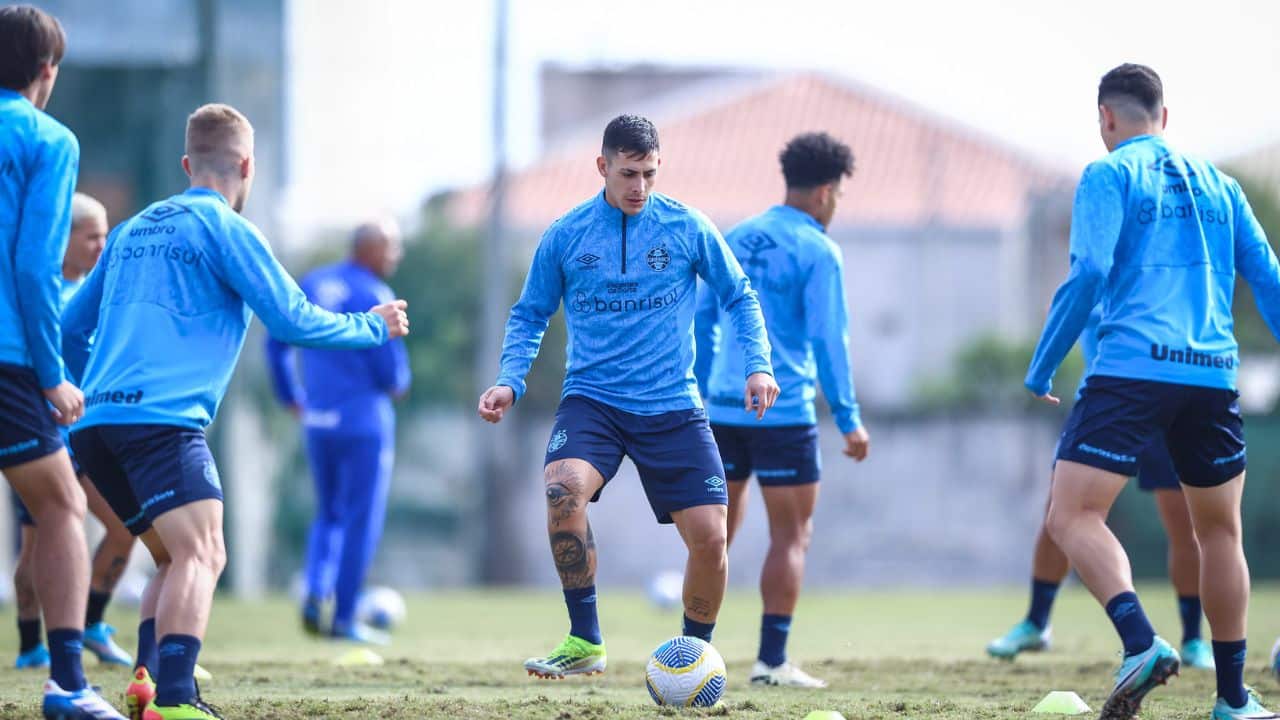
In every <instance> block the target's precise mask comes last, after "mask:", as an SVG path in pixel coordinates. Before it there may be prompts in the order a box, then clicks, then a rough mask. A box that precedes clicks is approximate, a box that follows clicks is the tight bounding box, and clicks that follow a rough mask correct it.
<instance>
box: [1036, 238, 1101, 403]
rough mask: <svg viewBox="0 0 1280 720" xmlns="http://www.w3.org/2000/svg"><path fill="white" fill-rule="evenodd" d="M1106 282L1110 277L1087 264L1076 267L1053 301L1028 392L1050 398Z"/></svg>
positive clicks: (1037, 349) (1037, 345)
mask: <svg viewBox="0 0 1280 720" xmlns="http://www.w3.org/2000/svg"><path fill="white" fill-rule="evenodd" d="M1105 282H1106V275H1104V274H1102V273H1101V272H1100V271H1099V270H1098V269H1096V268H1093V267H1091V266H1089V265H1088V264H1085V263H1076V264H1073V265H1072V268H1071V274H1070V275H1068V276H1067V280H1066V282H1064V283H1063V284H1062V287H1060V288H1058V292H1057V293H1056V294H1055V295H1054V297H1053V305H1052V306H1051V307H1050V308H1049V317H1048V318H1047V319H1046V320H1045V326H1044V332H1043V333H1042V334H1041V336H1040V342H1039V343H1037V344H1036V351H1035V355H1034V356H1032V358H1031V366H1030V367H1029V368H1028V369H1027V377H1026V379H1025V381H1024V384H1025V385H1026V388H1027V389H1028V390H1030V391H1031V392H1033V393H1035V394H1036V395H1046V394H1048V392H1049V390H1050V389H1051V388H1052V386H1053V375H1054V373H1056V372H1057V370H1058V366H1059V365H1061V364H1062V361H1063V359H1064V358H1066V357H1067V353H1069V352H1071V347H1072V346H1073V345H1075V344H1076V340H1077V339H1079V337H1080V334H1081V333H1082V332H1084V328H1085V326H1086V325H1088V324H1089V313H1090V312H1092V311H1093V307H1094V306H1095V305H1097V304H1098V299H1099V297H1100V295H1101V293H1102V288H1103V284H1104V283H1105Z"/></svg>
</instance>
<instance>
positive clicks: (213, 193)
mask: <svg viewBox="0 0 1280 720" xmlns="http://www.w3.org/2000/svg"><path fill="white" fill-rule="evenodd" d="M182 194H183V195H207V196H209V197H215V198H217V199H218V200H220V201H221V202H222V204H223V205H230V204H231V203H229V202H227V199H226V198H224V197H222V193H220V192H218V191H217V190H214V189H213V188H207V187H193V188H188V189H187V191H186V192H184V193H182Z"/></svg>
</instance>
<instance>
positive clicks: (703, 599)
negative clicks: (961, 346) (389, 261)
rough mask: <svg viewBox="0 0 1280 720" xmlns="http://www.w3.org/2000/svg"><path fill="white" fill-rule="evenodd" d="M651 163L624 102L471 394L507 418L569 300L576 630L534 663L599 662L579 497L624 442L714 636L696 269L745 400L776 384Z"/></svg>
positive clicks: (556, 670) (644, 125)
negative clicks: (733, 342) (484, 378)
mask: <svg viewBox="0 0 1280 720" xmlns="http://www.w3.org/2000/svg"><path fill="white" fill-rule="evenodd" d="M660 164H661V160H660V158H659V149H658V131H657V129H656V128H654V126H653V123H651V122H649V120H647V119H645V118H643V117H639V116H636V115H622V116H619V117H617V118H614V119H613V120H612V121H611V122H610V123H609V125H608V126H607V127H606V128H605V131H604V141H603V143H602V148H601V154H600V157H598V158H596V169H597V170H598V171H599V173H600V176H601V177H603V178H604V190H603V191H602V192H600V193H598V194H596V196H595V197H593V198H591V199H589V200H587V201H586V202H584V203H582V204H581V205H579V206H578V207H576V208H574V209H573V210H571V211H569V212H568V213H567V214H565V215H563V216H562V217H561V218H560V219H559V220H557V221H556V222H554V223H553V224H552V225H551V227H550V228H549V229H548V230H547V231H546V233H545V234H543V236H542V240H541V242H539V244H538V249H537V251H536V252H535V253H534V257H533V264H532V266H531V267H530V269H529V274H528V276H527V277H526V278H525V284H524V290H523V291H522V292H521V294H520V299H519V300H518V301H517V302H516V304H515V306H514V307H512V309H511V317H510V319H509V320H508V321H507V329H506V337H505V339H504V341H503V349H502V367H501V370H500V372H499V375H498V380H497V383H496V384H495V385H494V386H493V387H491V388H489V389H488V390H486V391H485V392H484V394H483V395H481V397H480V403H479V413H480V416H481V417H482V418H484V419H485V420H486V421H488V422H494V423H496V422H499V421H501V420H502V418H503V416H504V415H505V414H506V412H507V411H508V410H509V409H510V408H511V407H512V405H513V404H515V402H516V401H517V400H518V399H519V398H520V397H521V396H522V395H523V394H524V390H525V382H524V377H525V374H526V373H527V372H528V371H529V366H530V364H531V363H532V362H533V359H534V357H535V356H536V355H537V354H538V346H539V344H540V343H541V342H542V335H543V333H544V332H545V331H546V328H547V321H548V320H549V319H550V318H551V316H552V315H553V314H554V313H555V312H556V309H557V308H558V307H559V306H560V304H561V302H562V301H563V303H564V309H565V322H566V325H567V326H568V331H569V344H568V348H569V359H568V367H567V370H566V373H565V379H564V387H563V391H562V399H561V401H560V408H559V410H558V411H557V412H556V423H555V429H554V430H553V431H552V433H551V441H550V443H549V444H548V445H547V453H546V462H545V464H544V469H543V475H544V480H545V484H546V499H547V532H548V535H549V536H550V542H551V554H552V557H553V558H554V560H555V564H556V570H557V571H558V572H559V574H560V582H561V585H562V586H563V587H564V599H565V604H566V605H567V607H568V610H569V622H570V630H569V634H568V636H566V637H565V639H564V641H563V642H561V643H560V645H559V646H558V647H556V648H555V649H554V650H552V651H551V653H550V654H549V655H547V656H546V657H536V658H530V659H529V660H528V661H527V662H525V669H526V670H527V671H528V672H529V673H530V674H531V675H535V676H538V677H542V678H559V677H564V676H565V675H577V674H593V673H597V672H602V671H603V670H604V669H605V662H606V657H605V647H604V640H603V639H602V636H601V633H600V625H599V622H598V620H597V616H596V589H595V571H596V547H595V538H594V536H593V535H592V533H591V526H590V525H589V524H588V522H587V503H588V501H595V500H597V499H599V497H600V493H601V492H602V491H603V490H604V486H605V483H607V482H608V481H609V480H610V479H611V478H612V477H613V476H614V474H615V473H616V472H617V470H618V465H619V464H620V463H621V462H622V457H623V455H627V456H629V457H631V459H632V460H633V461H634V462H635V464H636V468H637V469H638V470H639V471H640V481H641V483H642V484H643V485H644V490H645V494H646V495H647V497H648V499H649V505H650V507H651V508H652V509H653V513H654V515H655V516H656V518H657V520H658V522H659V523H675V525H676V528H677V529H678V530H679V532H680V537H681V539H683V540H684V543H685V546H686V547H687V548H688V550H689V557H688V565H687V568H686V571H685V585H684V634H685V635H691V636H695V637H699V638H702V639H703V640H706V641H710V640H711V633H712V630H713V629H714V627H715V622H716V616H717V614H718V613H719V611H720V603H721V601H722V600H723V598H724V590H725V581H726V577H727V571H728V561H727V559H726V555H725V547H726V542H727V540H726V538H727V535H728V530H727V527H726V520H725V518H726V510H725V504H726V501H727V496H726V493H725V481H724V469H723V467H722V466H721V464H720V456H719V453H718V452H717V451H716V445H715V440H714V439H713V438H712V435H711V428H710V427H709V426H708V424H707V417H706V413H705V412H704V411H703V409H702V401H701V399H700V398H699V396H698V387H697V382H696V380H695V379H694V375H693V313H694V306H695V303H696V299H697V298H696V295H697V292H696V289H697V278H698V277H701V278H703V279H704V280H705V281H706V282H707V283H708V284H709V285H710V286H711V289H712V291H713V292H714V293H715V295H716V297H717V298H718V299H719V301H720V304H721V305H723V306H724V307H725V308H726V311H727V312H728V313H729V315H730V316H731V317H732V319H733V324H734V329H735V331H736V333H737V338H738V343H739V345H740V346H741V347H742V348H743V354H744V355H745V356H746V359H745V361H744V362H743V367H744V371H743V372H744V375H743V377H742V378H740V379H744V380H745V382H746V388H745V391H744V393H743V398H742V401H743V404H744V406H746V407H748V408H750V409H751V410H753V411H754V412H755V414H756V417H757V419H759V418H760V417H763V416H764V413H765V411H766V410H768V409H769V408H770V407H771V406H772V405H773V402H774V400H775V399H776V398H777V395H778V386H777V384H776V383H775V382H774V380H773V369H772V367H771V366H770V364H769V339H768V335H767V334H766V332H765V329H764V319H763V318H762V317H761V314H760V305H759V302H758V301H757V300H756V294H755V291H754V290H752V289H751V284H750V282H749V281H748V280H747V277H746V275H744V274H743V272H742V268H741V267H740V266H739V265H738V261H737V260H735V259H734V257H733V253H732V252H730V250H729V248H728V247H727V246H726V245H725V243H724V239H723V238H721V237H720V233H719V232H718V231H717V230H716V228H715V226H714V225H712V224H711V222H710V221H709V220H707V219H706V217H705V216H703V215H702V214H701V213H699V212H698V211H696V210H694V209H692V208H690V207H688V206H686V205H683V204H681V203H679V202H677V201H675V200H673V199H671V198H669V197H666V196H665V195H661V194H659V193H656V192H653V186H654V182H655V181H656V180H657V178H658V168H659V165H660Z"/></svg>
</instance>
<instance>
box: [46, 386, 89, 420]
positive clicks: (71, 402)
mask: <svg viewBox="0 0 1280 720" xmlns="http://www.w3.org/2000/svg"><path fill="white" fill-rule="evenodd" d="M44 397H45V399H46V400H48V401H49V404H50V405H53V417H54V418H56V419H57V421H58V424H59V425H70V424H72V423H74V422H75V421H77V420H79V419H80V418H81V417H83V416H84V393H82V392H80V388H78V387H76V386H75V385H72V384H71V383H70V382H69V381H67V380H63V381H62V382H61V383H60V384H59V385H57V386H55V387H51V388H49V389H47V390H45V391H44Z"/></svg>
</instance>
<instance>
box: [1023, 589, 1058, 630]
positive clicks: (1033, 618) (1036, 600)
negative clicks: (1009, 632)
mask: <svg viewBox="0 0 1280 720" xmlns="http://www.w3.org/2000/svg"><path fill="white" fill-rule="evenodd" d="M1057 597H1058V583H1051V582H1045V581H1043V580H1037V579H1035V578H1031V609H1029V610H1027V622H1029V623H1031V624H1032V625H1035V626H1036V627H1038V628H1040V629H1041V630H1044V629H1045V628H1047V627H1049V613H1050V612H1051V611H1052V610H1053V601H1054V599H1056V598H1057Z"/></svg>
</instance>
